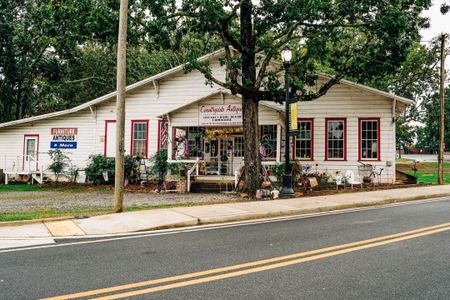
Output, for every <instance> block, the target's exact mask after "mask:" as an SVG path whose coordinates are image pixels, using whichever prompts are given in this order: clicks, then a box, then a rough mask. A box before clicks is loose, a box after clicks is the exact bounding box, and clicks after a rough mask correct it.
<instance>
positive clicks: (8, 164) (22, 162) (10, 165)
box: [3, 155, 43, 184]
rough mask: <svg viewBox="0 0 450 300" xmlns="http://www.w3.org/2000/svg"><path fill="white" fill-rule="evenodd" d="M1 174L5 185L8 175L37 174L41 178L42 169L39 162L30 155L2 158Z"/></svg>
mask: <svg viewBox="0 0 450 300" xmlns="http://www.w3.org/2000/svg"><path fill="white" fill-rule="evenodd" d="M3 172H4V173H5V175H6V176H5V183H6V184H7V183H8V182H7V181H8V175H9V174H39V175H40V178H42V175H43V174H42V173H43V168H42V165H41V164H40V162H39V161H38V160H37V159H36V158H35V157H34V156H32V155H17V156H7V155H5V156H4V157H3Z"/></svg>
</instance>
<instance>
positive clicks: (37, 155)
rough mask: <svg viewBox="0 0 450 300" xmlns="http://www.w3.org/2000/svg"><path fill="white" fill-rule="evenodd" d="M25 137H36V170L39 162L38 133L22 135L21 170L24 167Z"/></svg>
mask: <svg viewBox="0 0 450 300" xmlns="http://www.w3.org/2000/svg"><path fill="white" fill-rule="evenodd" d="M27 137H36V138H37V141H36V157H35V158H36V170H38V167H39V164H38V163H37V162H38V161H39V134H24V135H23V148H22V171H23V170H24V169H25V155H26V154H25V141H26V138H27Z"/></svg>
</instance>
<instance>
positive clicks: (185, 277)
mask: <svg viewBox="0 0 450 300" xmlns="http://www.w3.org/2000/svg"><path fill="white" fill-rule="evenodd" d="M444 231H450V223H444V224H439V225H435V226H430V227H424V228H419V229H416V230H411V231H405V232H400V233H396V234H391V235H386V236H380V237H376V238H372V239H368V240H363V241H358V242H353V243H347V244H341V245H336V246H331V247H326V248H321V249H317V250H312V251H306V252H299V253H294V254H290V255H285V256H279V257H274V258H269V259H263V260H257V261H252V262H248V263H243V264H238V265H232V266H227V267H222V268H215V269H210V270H205V271H200V272H194V273H189V274H182V275H177V276H171V277H166V278H160V279H154V280H147V281H142V282H136V283H131V284H124V285H119V286H113V287H109V288H102V289H97V290H91V291H85V292H80V293H74V294H67V295H62V296H56V297H50V298H45V299H44V300H62V299H76V298H84V297H89V298H91V299H120V298H125V297H132V296H138V295H143V294H148V293H154V292H159V291H164V290H170V289H175V288H179V287H184V286H189V285H195V284H200V283H205V282H211V281H216V280H220V279H226V278H231V277H236V276H242V275H247V274H251V273H256V272H261V271H267V270H272V269H276V268H281V267H286V266H291V265H295V264H300V263H304V262H308V261H314V260H318V259H322V258H327V257H331V256H335V255H340V254H345V253H349V252H354V251H359V250H364V249H369V248H374V247H378V246H382V245H387V244H392V243H397V242H401V241H405V240H410V239H414V238H418V237H422V236H427V235H431V234H436V233H439V232H444ZM198 277H200V278H198ZM172 282H173V283H172ZM138 288H141V289H138ZM127 290H129V291H127ZM114 292H120V293H115V294H113V293H114ZM102 294H108V295H104V296H101V295H102ZM97 296H100V297H97ZM92 297H97V298H92Z"/></svg>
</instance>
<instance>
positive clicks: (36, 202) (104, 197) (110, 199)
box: [0, 191, 241, 213]
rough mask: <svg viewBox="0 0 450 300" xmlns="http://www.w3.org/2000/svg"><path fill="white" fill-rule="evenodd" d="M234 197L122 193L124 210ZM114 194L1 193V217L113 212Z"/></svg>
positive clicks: (216, 194)
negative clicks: (26, 213) (45, 212)
mask: <svg viewBox="0 0 450 300" xmlns="http://www.w3.org/2000/svg"><path fill="white" fill-rule="evenodd" d="M240 200H241V199H240V198H239V197H238V196H236V195H233V194H218V193H214V194H212V193H211V194H199V193H195V194H176V193H163V194H157V193H125V196H124V207H125V208H126V207H131V206H134V205H151V206H155V205H162V204H177V203H224V202H231V201H240ZM113 203H114V195H113V192H98V191H97V192H53V191H32V192H1V193H0V213H2V212H3V213H5V212H18V211H36V210H54V211H61V212H64V211H69V210H74V209H83V210H87V209H99V208H112V207H113Z"/></svg>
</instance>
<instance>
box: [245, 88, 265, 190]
mask: <svg viewBox="0 0 450 300" xmlns="http://www.w3.org/2000/svg"><path fill="white" fill-rule="evenodd" d="M242 110H243V112H242V116H243V123H244V141H245V143H244V164H245V183H246V187H245V189H246V191H247V193H248V194H249V195H250V196H251V197H253V196H255V195H256V190H257V189H258V188H259V184H260V176H259V174H260V170H261V157H260V155H259V136H260V133H259V122H258V103H257V102H255V101H253V99H251V98H245V97H242Z"/></svg>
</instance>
